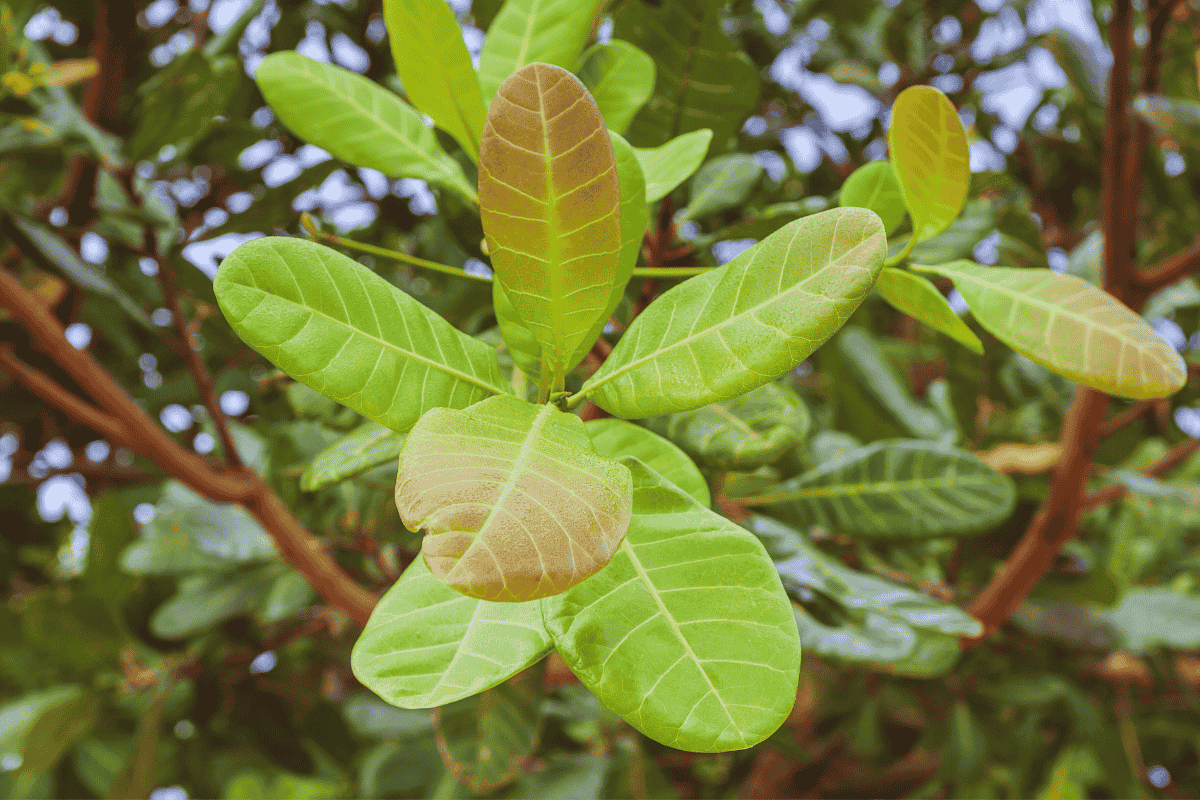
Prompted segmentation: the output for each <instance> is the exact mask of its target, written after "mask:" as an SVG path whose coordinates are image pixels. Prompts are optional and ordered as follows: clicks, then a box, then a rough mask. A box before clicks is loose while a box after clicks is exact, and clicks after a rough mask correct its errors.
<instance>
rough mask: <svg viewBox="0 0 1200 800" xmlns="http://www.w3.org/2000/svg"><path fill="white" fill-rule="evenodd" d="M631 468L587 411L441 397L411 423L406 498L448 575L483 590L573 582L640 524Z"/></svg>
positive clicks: (558, 588) (412, 521) (402, 476)
mask: <svg viewBox="0 0 1200 800" xmlns="http://www.w3.org/2000/svg"><path fill="white" fill-rule="evenodd" d="M629 480H630V479H629V470H628V469H626V468H625V467H623V466H621V465H620V464H617V463H615V462H613V461H609V460H608V459H605V458H601V457H600V456H598V455H596V451H595V449H594V448H593V447H592V442H591V440H590V439H589V438H588V435H587V431H586V430H585V429H584V427H583V422H582V421H581V420H580V419H579V417H577V416H575V415H573V414H564V413H563V412H561V411H559V410H558V409H556V408H555V407H554V406H552V405H543V406H535V405H532V404H531V403H526V402H525V401H523V400H518V399H517V398H515V397H512V396H499V397H491V398H488V399H487V400H484V401H483V402H481V403H477V404H475V405H474V406H471V407H470V408H467V409H463V410H457V411H454V410H450V409H444V408H435V409H433V410H432V411H430V412H428V413H427V414H426V415H425V416H423V417H421V419H420V420H419V421H418V422H417V424H416V425H415V426H413V429H412V430H411V431H409V434H408V439H407V440H406V441H405V443H404V450H403V452H402V453H401V454H400V472H399V475H398V476H397V479H396V507H397V508H398V509H399V511H400V519H401V521H402V522H404V524H405V526H407V527H408V529H409V530H413V531H415V530H419V529H425V530H426V531H427V533H426V535H425V538H424V540H422V543H421V552H422V553H423V555H424V557H425V563H426V564H428V565H429V569H430V571H431V572H432V573H433V574H434V575H435V576H436V577H437V578H438V579H439V580H441V581H443V582H444V583H446V584H448V585H449V586H452V587H453V588H455V589H457V590H458V591H460V592H462V593H463V594H465V595H468V596H470V597H476V598H479V599H481V600H493V601H504V602H520V601H523V600H532V599H534V598H538V597H547V596H549V595H553V594H558V593H559V592H564V591H566V590H567V589H569V588H570V587H571V586H574V585H575V584H577V583H579V582H580V581H582V580H584V579H585V578H587V577H588V576H590V575H593V574H595V573H596V572H598V571H599V570H600V569H602V568H603V567H604V565H605V564H607V563H608V560H609V559H610V558H612V554H613V551H614V550H615V549H616V547H617V545H618V544H620V542H621V538H622V537H623V536H624V535H625V530H626V528H628V526H629V514H630V505H629V504H630V500H629V493H630V488H629V487H630V483H629Z"/></svg>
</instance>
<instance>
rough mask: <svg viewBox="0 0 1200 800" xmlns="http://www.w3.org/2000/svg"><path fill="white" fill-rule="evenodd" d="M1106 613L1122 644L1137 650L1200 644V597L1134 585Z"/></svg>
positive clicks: (1196, 645) (1192, 648)
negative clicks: (1118, 602) (1119, 635)
mask: <svg viewBox="0 0 1200 800" xmlns="http://www.w3.org/2000/svg"><path fill="white" fill-rule="evenodd" d="M1105 616H1106V617H1107V618H1108V620H1109V621H1110V622H1111V623H1112V624H1113V625H1114V626H1115V627H1116V629H1117V630H1118V631H1119V632H1120V634H1121V638H1122V639H1123V642H1122V646H1123V647H1124V648H1125V649H1127V650H1132V651H1134V652H1138V653H1144V652H1148V651H1150V650H1153V649H1154V648H1156V647H1173V648H1177V649H1179V650H1194V649H1196V648H1197V647H1200V597H1196V596H1194V595H1182V594H1178V593H1176V592H1174V591H1172V590H1170V589H1168V588H1166V587H1163V586H1159V587H1134V588H1132V589H1129V590H1127V591H1126V592H1125V594H1124V595H1123V596H1122V597H1121V602H1120V604H1118V605H1117V607H1116V608H1114V609H1112V610H1111V611H1108V612H1105Z"/></svg>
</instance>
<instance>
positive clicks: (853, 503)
mask: <svg viewBox="0 0 1200 800" xmlns="http://www.w3.org/2000/svg"><path fill="white" fill-rule="evenodd" d="M1015 496H1016V492H1015V489H1014V488H1013V482H1012V480H1011V479H1010V478H1009V477H1008V476H1007V475H1003V474H1002V473H999V472H996V471H994V470H992V469H990V468H989V467H988V466H987V465H986V464H984V463H983V462H982V461H980V460H979V459H978V458H976V457H975V456H973V455H971V454H970V453H968V452H966V451H963V450H958V449H956V448H954V447H951V446H950V445H947V444H943V443H940V442H921V441H909V440H904V439H898V440H891V441H881V442H875V443H874V444H869V445H867V446H866V447H861V448H859V449H857V450H854V451H852V452H850V453H848V454H847V455H845V456H843V457H842V459H840V460H838V461H832V462H829V463H826V464H822V465H821V466H820V467H817V468H816V469H814V470H812V471H810V472H806V473H804V474H803V475H800V476H797V477H795V478H791V479H790V480H787V481H784V482H783V483H781V484H779V486H778V487H776V488H775V489H774V490H772V491H770V492H768V493H766V494H762V495H759V496H757V497H753V498H747V499H743V500H742V501H741V502H742V503H743V504H745V505H775V506H779V510H780V511H781V512H783V513H785V514H787V516H788V517H791V518H794V521H797V523H798V524H816V525H821V526H823V527H825V528H828V529H831V530H835V531H844V532H846V533H854V534H860V535H863V536H872V537H889V538H897V537H905V538H916V537H925V536H956V535H961V534H967V533H977V532H979V531H982V530H986V529H987V528H989V527H991V526H993V525H996V524H997V523H999V522H1001V521H1003V520H1004V519H1005V518H1007V517H1008V515H1009V513H1011V511H1012V508H1013V502H1014V500H1015Z"/></svg>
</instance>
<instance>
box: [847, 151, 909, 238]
mask: <svg viewBox="0 0 1200 800" xmlns="http://www.w3.org/2000/svg"><path fill="white" fill-rule="evenodd" d="M838 205H840V206H842V207H843V208H847V207H858V208H869V209H871V210H872V211H874V212H875V213H876V214H878V215H879V218H880V219H881V220H883V228H884V230H886V231H887V233H888V236H891V235H892V233H894V232H895V230H896V228H898V227H900V223H901V222H903V221H904V208H905V207H904V195H903V193H902V192H901V191H900V181H899V180H897V179H896V171H895V170H894V169H892V162H890V161H887V160H883V161H868V162H867V163H866V164H863V165H862V166H861V167H859V168H858V169H856V170H854V172H853V173H851V175H850V177H849V178H846V182H845V183H843V184H842V193H841V196H840V198H839V199H838Z"/></svg>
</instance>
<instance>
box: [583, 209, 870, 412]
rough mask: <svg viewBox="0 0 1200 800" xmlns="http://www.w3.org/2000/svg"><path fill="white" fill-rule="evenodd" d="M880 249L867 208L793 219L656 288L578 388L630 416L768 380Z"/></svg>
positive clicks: (823, 332)
mask: <svg viewBox="0 0 1200 800" xmlns="http://www.w3.org/2000/svg"><path fill="white" fill-rule="evenodd" d="M886 247H887V239H886V237H885V235H884V232H883V224H882V223H881V222H880V221H879V217H877V216H875V214H874V213H873V212H871V211H867V210H866V209H861V208H842V209H835V210H832V211H826V212H824V213H821V214H815V215H813V216H811V217H804V218H802V219H798V220H796V221H795V222H792V223H791V224H789V225H786V226H784V227H783V228H781V229H780V230H778V231H776V232H775V233H774V234H772V235H771V236H770V237H768V238H767V239H766V240H765V241H763V242H761V243H759V244H758V245H756V246H754V247H751V248H750V249H749V250H746V251H745V252H743V253H742V254H741V255H739V256H738V257H737V258H735V259H734V260H733V261H730V262H729V263H728V264H726V265H725V266H723V267H719V268H718V269H714V270H712V271H711V272H708V273H705V274H704V275H698V276H697V277H695V278H690V279H689V280H687V281H684V282H683V283H681V284H679V285H678V286H676V287H674V288H672V289H670V290H668V291H666V292H664V293H663V294H662V295H661V296H660V297H659V298H658V299H657V300H655V301H654V302H653V303H651V304H650V306H649V307H648V308H647V309H646V310H645V311H644V312H642V314H641V315H639V316H638V318H637V319H636V320H634V323H633V324H632V325H630V326H629V329H628V330H627V331H626V332H625V334H624V335H623V336H622V337H621V341H619V342H618V343H617V346H616V347H615V348H614V349H613V352H612V354H611V355H610V356H609V357H608V360H607V361H605V362H604V366H603V367H601V368H600V370H599V371H597V372H596V374H595V375H593V376H592V377H591V378H590V379H589V380H588V381H587V383H585V384H584V385H583V387H582V389H581V390H580V393H581V394H583V395H587V396H588V397H591V398H592V400H593V401H594V402H595V403H596V404H597V405H599V406H600V407H601V408H603V409H604V410H605V411H607V412H609V413H610V414H613V415H614V416H618V417H624V418H628V419H633V418H637V417H652V416H661V415H665V414H671V413H676V412H680V411H689V410H691V409H695V408H700V407H702V406H706V405H709V404H710V403H717V402H720V401H722V400H728V399H730V398H732V397H737V396H738V395H740V394H744V393H745V392H748V391H750V390H751V389H754V388H757V387H758V386H762V385H763V384H765V383H769V382H770V381H773V380H775V379H776V378H778V377H779V376H781V375H783V374H784V373H785V372H787V371H789V370H791V369H792V368H794V367H795V366H796V365H797V364H799V363H800V362H801V361H803V360H804V359H805V358H807V357H808V356H809V354H811V353H812V352H813V351H814V350H816V349H817V348H818V347H820V346H821V344H822V343H824V342H825V340H827V339H828V338H829V337H830V336H832V335H833V334H834V332H835V331H837V329H838V328H839V327H840V326H841V325H842V323H843V322H845V321H846V318H847V317H849V316H850V313H851V312H852V311H853V310H854V309H855V308H857V307H858V305H859V303H861V302H862V299H863V297H864V296H865V295H866V293H867V291H869V290H870V287H871V284H872V283H873V282H874V280H875V276H876V274H878V272H879V268H880V266H881V264H882V261H883V254H884V252H885V250H886Z"/></svg>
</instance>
